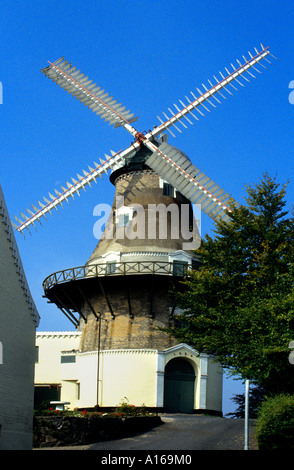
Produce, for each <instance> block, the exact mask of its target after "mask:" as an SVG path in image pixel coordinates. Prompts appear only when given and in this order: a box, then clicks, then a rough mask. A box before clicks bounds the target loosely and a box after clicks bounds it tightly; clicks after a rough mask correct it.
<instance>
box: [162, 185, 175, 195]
mask: <svg viewBox="0 0 294 470" xmlns="http://www.w3.org/2000/svg"><path fill="white" fill-rule="evenodd" d="M163 195H164V196H171V197H173V196H174V187H173V186H172V185H171V184H169V183H163Z"/></svg>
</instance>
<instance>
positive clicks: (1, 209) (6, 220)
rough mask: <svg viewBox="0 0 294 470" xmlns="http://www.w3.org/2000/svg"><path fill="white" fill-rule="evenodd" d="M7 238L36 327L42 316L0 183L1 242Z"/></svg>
mask: <svg viewBox="0 0 294 470" xmlns="http://www.w3.org/2000/svg"><path fill="white" fill-rule="evenodd" d="M5 238H6V239H7V240H8V242H9V245H10V250H11V255H12V257H13V263H14V266H15V271H16V273H17V275H18V278H19V281H20V285H21V287H22V289H23V293H24V296H25V300H26V302H27V304H28V308H29V309H30V310H31V315H32V317H33V321H34V322H35V324H36V327H37V326H38V325H39V322H40V316H39V313H38V311H37V308H36V305H35V303H34V300H33V298H32V295H31V292H30V289H29V286H28V282H27V279H26V275H25V272H24V268H23V265H22V261H21V257H20V253H19V250H18V246H17V243H16V239H15V235H14V231H13V228H12V225H11V222H10V217H9V213H8V209H7V206H6V203H5V199H4V195H3V191H2V188H1V185H0V243H2V240H4V239H5Z"/></svg>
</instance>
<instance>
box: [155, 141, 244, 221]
mask: <svg viewBox="0 0 294 470" xmlns="http://www.w3.org/2000/svg"><path fill="white" fill-rule="evenodd" d="M146 165H148V166H150V168H152V170H154V171H155V172H156V173H158V174H159V175H160V176H161V177H162V178H164V179H165V180H166V181H168V182H169V183H170V184H171V185H172V186H174V187H175V188H176V189H177V190H178V191H179V192H180V193H181V194H183V195H184V196H185V197H186V198H187V199H189V200H190V201H191V202H193V203H195V204H200V205H201V210H203V212H205V214H207V215H208V216H209V217H211V218H214V219H222V220H224V221H227V220H229V218H230V217H229V215H228V214H229V213H230V212H232V208H233V207H238V206H239V203H237V202H236V201H234V200H233V199H232V197H231V196H230V194H228V193H226V192H225V191H224V190H223V189H222V188H221V187H220V186H218V185H217V184H216V183H215V182H214V181H213V180H211V179H210V178H209V177H208V176H207V175H205V174H204V173H202V172H201V171H200V170H199V169H198V168H196V167H195V165H193V164H192V163H191V161H190V160H189V159H188V158H187V157H186V155H185V154H183V152H180V151H178V150H177V149H175V148H174V147H171V146H170V145H168V144H166V143H165V142H163V143H162V144H160V145H159V147H158V148H157V150H155V151H154V152H153V154H152V155H151V156H150V157H149V158H148V159H147V160H146Z"/></svg>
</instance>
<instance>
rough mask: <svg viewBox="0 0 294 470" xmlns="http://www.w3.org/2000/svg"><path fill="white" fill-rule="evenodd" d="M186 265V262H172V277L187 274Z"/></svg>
mask: <svg viewBox="0 0 294 470" xmlns="http://www.w3.org/2000/svg"><path fill="white" fill-rule="evenodd" d="M187 267H188V263H187V262H186V261H174V262H173V275H174V276H185V274H186V272H187Z"/></svg>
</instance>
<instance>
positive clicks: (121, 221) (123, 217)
mask: <svg viewBox="0 0 294 470" xmlns="http://www.w3.org/2000/svg"><path fill="white" fill-rule="evenodd" d="M129 220H130V216H129V214H120V215H119V216H118V226H119V227H125V226H126V225H128V223H129Z"/></svg>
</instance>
